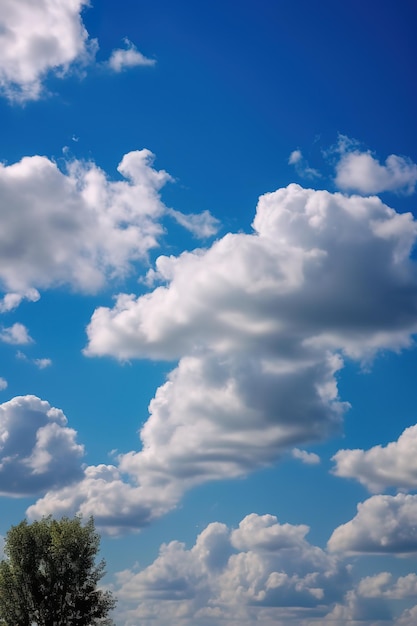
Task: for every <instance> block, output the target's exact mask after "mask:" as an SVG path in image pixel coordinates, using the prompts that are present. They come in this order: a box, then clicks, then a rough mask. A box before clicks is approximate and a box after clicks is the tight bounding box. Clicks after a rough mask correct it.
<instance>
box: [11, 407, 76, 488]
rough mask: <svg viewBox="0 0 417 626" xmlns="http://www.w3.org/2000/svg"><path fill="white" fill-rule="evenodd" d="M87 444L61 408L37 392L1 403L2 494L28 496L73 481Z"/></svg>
mask: <svg viewBox="0 0 417 626" xmlns="http://www.w3.org/2000/svg"><path fill="white" fill-rule="evenodd" d="M83 455H84V448H83V446H82V445H80V444H78V443H77V441H76V432H75V431H74V430H73V429H71V428H68V426H67V418H66V417H65V415H64V413H63V412H62V411H61V410H60V409H56V408H54V407H51V406H50V404H49V403H48V402H46V401H45V400H41V399H40V398H38V397H36V396H30V395H28V396H18V397H15V398H12V399H11V400H9V401H8V402H4V403H3V404H0V494H1V495H8V496H24V495H33V494H38V493H39V492H43V491H46V490H48V489H51V488H53V487H59V486H63V485H67V484H69V483H73V482H75V481H77V480H79V479H80V476H81V475H82V469H81V459H82V456H83Z"/></svg>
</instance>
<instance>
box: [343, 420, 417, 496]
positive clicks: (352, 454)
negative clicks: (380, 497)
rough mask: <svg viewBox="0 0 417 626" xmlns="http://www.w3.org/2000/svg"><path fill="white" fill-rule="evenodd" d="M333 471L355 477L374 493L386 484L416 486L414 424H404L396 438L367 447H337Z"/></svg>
mask: <svg viewBox="0 0 417 626" xmlns="http://www.w3.org/2000/svg"><path fill="white" fill-rule="evenodd" d="M333 461H334V462H335V463H336V466H335V468H334V470H333V473H334V474H336V475H337V476H343V477H345V478H355V479H356V480H358V481H359V482H360V483H362V484H363V485H365V486H366V487H367V488H368V489H369V490H370V491H372V492H374V493H377V492H379V491H383V490H385V489H387V488H388V487H396V488H397V489H416V488H417V425H415V426H410V427H409V428H406V429H405V430H404V432H403V433H402V434H401V436H400V437H399V438H398V441H393V442H391V443H389V444H388V445H387V446H379V445H378V446H374V447H373V448H371V449H370V450H339V451H338V452H337V453H336V454H335V455H334V457H333Z"/></svg>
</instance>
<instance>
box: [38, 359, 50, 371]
mask: <svg viewBox="0 0 417 626" xmlns="http://www.w3.org/2000/svg"><path fill="white" fill-rule="evenodd" d="M33 362H34V363H35V365H36V367H38V368H39V369H40V370H44V369H45V368H47V367H50V366H51V365H52V360H51V359H45V358H44V359H34V360H33Z"/></svg>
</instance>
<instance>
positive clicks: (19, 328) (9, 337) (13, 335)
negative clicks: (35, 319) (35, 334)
mask: <svg viewBox="0 0 417 626" xmlns="http://www.w3.org/2000/svg"><path fill="white" fill-rule="evenodd" d="M0 341H3V342H4V343H10V344H13V345H24V344H27V343H31V342H32V341H33V339H32V338H31V337H30V335H29V332H28V329H27V328H26V326H24V325H23V324H19V323H18V322H16V323H15V324H13V326H9V327H4V326H3V327H2V328H0Z"/></svg>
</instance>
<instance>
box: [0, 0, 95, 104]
mask: <svg viewBox="0 0 417 626" xmlns="http://www.w3.org/2000/svg"><path fill="white" fill-rule="evenodd" d="M88 4H89V2H88V0H37V1H36V2H32V0H2V10H1V16H0V88H1V91H2V92H3V94H4V95H6V97H8V98H9V99H11V100H17V101H25V100H36V99H38V98H39V97H40V96H41V95H42V92H43V81H44V79H45V78H46V76H47V74H48V73H49V72H53V73H54V74H55V75H57V76H63V75H65V74H66V73H67V72H68V71H69V68H70V66H71V64H73V63H74V62H77V63H78V64H85V63H87V62H88V61H89V60H90V59H91V58H92V57H93V56H94V53H95V51H96V48H97V43H96V42H95V40H90V39H89V37H88V33H87V31H86V29H85V27H84V24H83V22H82V19H81V11H82V9H83V7H84V6H86V5H88Z"/></svg>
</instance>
